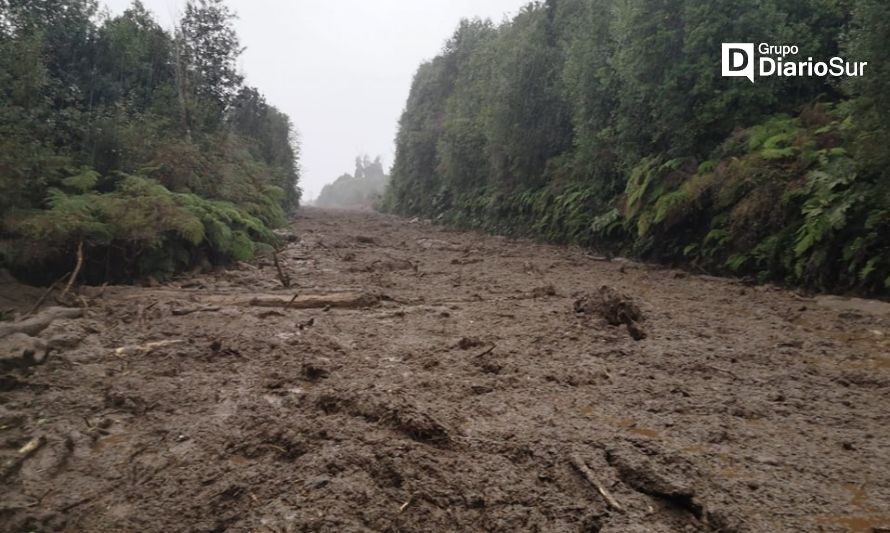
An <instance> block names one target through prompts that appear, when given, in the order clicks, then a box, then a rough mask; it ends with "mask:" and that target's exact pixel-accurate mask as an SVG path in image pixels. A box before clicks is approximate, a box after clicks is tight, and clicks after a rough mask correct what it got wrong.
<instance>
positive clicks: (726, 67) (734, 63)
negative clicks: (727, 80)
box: [723, 43, 754, 83]
mask: <svg viewBox="0 0 890 533" xmlns="http://www.w3.org/2000/svg"><path fill="white" fill-rule="evenodd" d="M723 76H724V77H741V78H748V79H749V80H751V83H754V43H723Z"/></svg>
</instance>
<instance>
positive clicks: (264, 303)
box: [248, 292, 380, 309]
mask: <svg viewBox="0 0 890 533" xmlns="http://www.w3.org/2000/svg"><path fill="white" fill-rule="evenodd" d="M379 302H380V298H379V297H378V296H375V295H373V294H368V293H348V292H347V293H338V294H328V295H316V294H306V295H298V296H295V297H293V298H289V299H284V298H254V299H252V300H250V301H249V302H248V305H251V306H254V307H283V308H286V309H323V308H325V307H329V308H335V307H338V308H343V309H358V308H362V307H371V306H374V305H377V304H378V303H379Z"/></svg>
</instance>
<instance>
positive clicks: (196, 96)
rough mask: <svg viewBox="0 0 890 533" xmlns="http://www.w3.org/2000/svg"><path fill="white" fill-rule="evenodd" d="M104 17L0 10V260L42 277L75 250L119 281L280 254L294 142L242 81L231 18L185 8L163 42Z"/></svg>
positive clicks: (161, 33) (57, 0)
mask: <svg viewBox="0 0 890 533" xmlns="http://www.w3.org/2000/svg"><path fill="white" fill-rule="evenodd" d="M99 7H100V6H99V5H98V4H97V2H96V0H0V266H4V265H5V266H6V267H8V268H11V269H12V270H13V271H14V272H17V273H19V274H22V275H24V276H25V277H30V278H31V279H34V280H35V281H48V280H49V279H50V278H52V277H57V276H58V275H59V274H60V273H63V272H66V271H70V270H71V268H72V262H73V261H74V259H75V252H76V250H77V249H78V248H81V249H84V250H86V253H85V256H86V258H87V261H86V265H85V268H84V273H85V277H86V278H87V279H88V280H90V281H96V282H98V281H104V280H108V281H116V280H117V281H119V280H127V279H133V278H135V277H138V276H143V275H149V274H150V275H154V276H165V275H169V274H171V273H173V272H175V271H177V270H179V269H182V268H185V267H189V266H191V265H194V264H195V263H198V262H206V261H225V260H229V259H243V258H247V257H250V256H252V255H253V254H255V253H257V252H262V251H263V250H267V249H268V248H269V247H270V246H273V245H274V244H275V236H274V234H273V233H272V231H271V229H272V228H273V227H275V226H276V225H279V224H282V223H283V222H284V219H285V214H286V212H287V210H289V209H292V208H294V207H296V205H297V203H298V202H299V197H300V190H299V188H298V183H297V182H298V179H299V163H298V162H299V160H298V145H297V138H296V135H295V132H294V128H293V124H292V123H291V121H290V119H289V118H288V117H287V116H286V115H285V114H283V113H282V112H281V111H279V110H278V109H276V108H275V107H274V106H272V105H270V104H268V103H267V102H266V100H265V99H264V97H263V95H262V94H260V93H259V92H258V91H257V90H256V89H254V88H252V87H249V86H247V85H245V84H244V79H243V78H242V77H241V76H240V74H239V73H238V71H237V68H236V61H237V58H238V56H239V55H240V54H241V52H242V50H243V48H242V46H241V43H240V41H239V39H238V36H237V34H236V33H235V31H234V29H233V25H232V22H233V20H234V14H233V13H232V11H231V10H229V8H228V7H227V6H226V5H225V4H224V3H223V2H222V0H190V1H189V2H187V3H186V6H185V10H184V13H183V16H182V19H181V20H180V21H179V23H178V24H177V27H176V29H175V31H173V32H168V31H166V30H165V29H163V28H162V27H161V26H160V25H159V24H158V23H157V22H156V21H155V20H154V18H153V17H152V15H151V13H150V12H148V11H147V10H146V9H145V7H144V6H143V5H142V4H141V3H140V2H139V1H138V0H137V1H134V2H133V4H132V5H131V6H130V7H129V9H127V10H126V11H125V12H124V13H123V14H121V15H120V16H116V17H109V16H107V15H103V14H102V13H101V12H100V10H99ZM40 278H43V279H40Z"/></svg>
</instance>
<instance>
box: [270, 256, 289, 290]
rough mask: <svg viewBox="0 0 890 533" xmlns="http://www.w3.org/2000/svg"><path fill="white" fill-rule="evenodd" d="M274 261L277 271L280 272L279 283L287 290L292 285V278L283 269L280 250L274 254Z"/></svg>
mask: <svg viewBox="0 0 890 533" xmlns="http://www.w3.org/2000/svg"><path fill="white" fill-rule="evenodd" d="M272 261H273V262H274V263H275V270H277V271H278V281H280V282H281V284H282V285H283V286H284V288H285V289H287V288H289V287H290V284H291V280H290V276H289V275H288V274H287V273H286V272H285V271H284V269H282V268H281V262H280V261H279V260H278V250H274V251H273V252H272Z"/></svg>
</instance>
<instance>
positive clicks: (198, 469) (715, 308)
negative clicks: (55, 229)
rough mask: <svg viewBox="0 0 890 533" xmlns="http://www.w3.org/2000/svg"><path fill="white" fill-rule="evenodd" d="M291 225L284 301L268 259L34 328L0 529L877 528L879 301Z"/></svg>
mask: <svg viewBox="0 0 890 533" xmlns="http://www.w3.org/2000/svg"><path fill="white" fill-rule="evenodd" d="M292 231H293V233H294V234H295V235H297V236H298V237H299V240H296V241H294V242H292V243H291V244H290V245H289V246H288V248H287V249H286V250H285V251H284V252H283V253H282V254H281V261H280V266H281V267H282V269H283V273H284V274H285V275H286V276H289V277H290V278H291V280H292V284H291V287H289V288H284V287H283V286H282V283H281V281H280V278H281V276H280V275H279V274H278V271H277V269H276V268H275V266H274V264H273V263H272V262H271V261H269V260H263V261H259V262H258V263H255V264H253V265H238V266H236V267H235V268H233V269H230V270H226V271H219V272H216V273H212V274H202V275H195V276H190V277H185V278H182V279H179V280H176V281H174V282H170V283H166V284H159V285H156V286H154V287H106V288H104V289H102V288H89V289H85V290H84V291H83V292H82V296H83V302H84V303H86V304H87V305H88V308H87V309H86V311H85V316H84V317H83V318H78V319H63V320H58V321H56V322H54V323H52V324H51V325H50V326H49V327H48V328H47V329H46V330H44V331H43V332H41V333H40V336H41V337H45V338H47V339H54V341H53V344H52V345H53V346H54V349H53V350H52V352H51V354H50V357H49V359H48V360H47V361H46V362H45V363H44V364H42V365H37V366H30V367H28V368H23V369H22V368H15V369H6V370H4V371H3V374H2V377H0V461H2V465H3V469H2V470H0V475H2V477H3V479H2V480H0V481H2V483H0V529H3V530H7V531H29V530H30V531H51V530H52V531H57V530H67V531H158V532H161V531H165V532H166V531H224V530H229V531H270V532H272V531H275V532H283V531H332V532H335V531H336V532H341V531H343V532H350V531H424V532H428V531H510V532H515V531H543V532H551V531H603V532H613V533H617V532H631V533H632V532H670V531H688V532H693V531H723V532H730V531H739V532H742V531H751V532H782V531H795V532H799V531H824V532H845V531H851V532H869V531H890V409H888V406H890V313H888V310H887V309H888V306H887V304H881V303H880V302H867V301H855V300H845V299H838V298H820V299H810V298H806V297H802V296H799V295H797V294H795V293H792V292H789V291H785V290H780V289H776V288H771V287H751V286H746V285H744V284H742V283H740V282H738V281H735V280H725V279H718V278H713V277H700V276H695V275H691V274H688V273H685V272H681V271H677V270H670V269H665V268H658V267H653V266H646V265H641V264H637V263H633V262H628V261H622V260H614V261H604V260H601V259H600V258H596V257H591V256H589V255H588V253H587V252H585V251H584V250H581V249H576V248H566V247H558V246H549V245H541V244H536V243H532V242H528V241H516V240H509V239H505V238H500V237H493V236H485V235H481V234H477V233H468V232H458V231H451V230H447V229H443V228H438V227H434V226H431V225H429V224H426V223H424V222H422V221H416V220H415V221H407V220H402V219H398V218H393V217H388V216H384V215H379V214H374V213H362V212H343V211H320V210H311V209H307V210H304V211H302V212H301V213H300V214H299V216H298V217H297V218H296V219H295V221H294V224H293V227H292ZM604 285H606V286H608V287H610V288H611V289H612V290H613V291H614V293H615V294H618V295H620V297H621V298H624V297H626V298H627V302H628V303H630V304H633V305H634V306H636V308H638V310H639V311H640V314H641V315H642V317H639V319H634V320H633V324H634V328H637V329H638V333H640V334H638V335H632V333H633V331H632V328H631V327H628V325H627V324H626V323H625V322H626V321H625V318H624V317H625V315H626V312H625V311H624V310H623V309H624V308H621V309H619V311H618V313H617V314H618V318H617V319H616V320H612V322H614V323H616V324H617V325H611V324H610V323H609V321H608V320H607V318H609V317H608V316H607V314H608V313H602V312H600V310H599V309H598V308H597V307H596V305H594V306H593V307H592V308H588V307H587V306H586V305H585V304H584V303H583V302H585V301H587V300H585V298H588V299H591V298H592V301H598V300H597V298H599V297H600V293H599V291H600V288H601V287H602V286H604ZM578 301H581V304H577V303H576V302H578ZM634 336H636V337H643V338H641V339H640V340H635V339H634ZM58 339H63V340H65V339H67V341H66V342H61V341H58ZM29 446H30V448H29Z"/></svg>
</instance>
